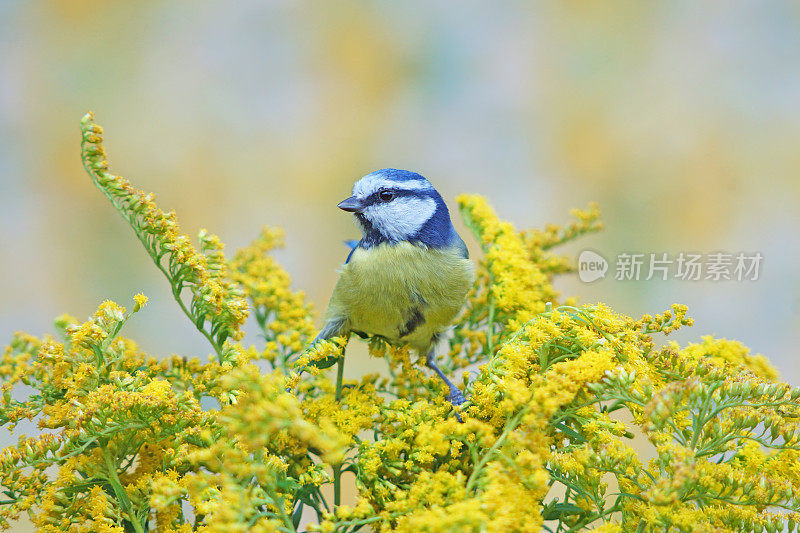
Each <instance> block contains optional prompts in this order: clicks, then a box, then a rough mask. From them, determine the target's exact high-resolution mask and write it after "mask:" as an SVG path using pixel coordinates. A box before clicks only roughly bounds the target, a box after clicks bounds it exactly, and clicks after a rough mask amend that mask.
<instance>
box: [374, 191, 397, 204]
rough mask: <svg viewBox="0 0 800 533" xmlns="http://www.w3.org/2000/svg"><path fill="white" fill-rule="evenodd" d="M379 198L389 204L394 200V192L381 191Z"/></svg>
mask: <svg viewBox="0 0 800 533" xmlns="http://www.w3.org/2000/svg"><path fill="white" fill-rule="evenodd" d="M378 198H380V199H381V202H389V201H391V200H392V198H394V193H393V192H392V191H381V192H379V193H378Z"/></svg>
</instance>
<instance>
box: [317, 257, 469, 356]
mask: <svg viewBox="0 0 800 533" xmlns="http://www.w3.org/2000/svg"><path fill="white" fill-rule="evenodd" d="M473 279H474V273H473V266H472V262H471V261H470V260H469V259H464V258H463V257H461V256H460V255H459V254H458V253H457V251H455V250H452V249H431V248H423V247H420V246H414V245H412V244H409V243H398V244H382V245H379V246H375V247H373V248H370V249H367V250H364V249H361V248H357V249H356V250H355V251H354V252H353V255H352V256H351V258H350V261H349V262H348V263H347V264H346V265H344V266H343V267H342V270H341V275H340V277H339V281H338V282H337V284H336V287H335V288H334V291H333V295H332V296H331V303H330V306H329V307H328V313H327V314H328V316H327V318H328V319H331V318H334V317H341V318H344V319H345V320H346V321H347V322H346V323H347V328H348V329H350V330H352V331H359V332H364V333H367V334H370V335H382V336H384V337H386V338H388V339H390V340H395V341H398V340H402V341H405V342H408V343H409V344H411V345H412V346H413V347H414V348H417V349H419V350H423V349H427V347H428V345H429V344H430V341H431V337H432V336H433V335H434V334H436V333H439V332H440V331H441V330H442V329H444V328H446V327H447V326H448V325H449V324H450V322H452V320H453V318H455V315H456V314H457V313H458V311H459V309H461V306H462V305H463V304H464V299H465V297H466V294H467V292H468V291H469V289H470V287H472V283H473Z"/></svg>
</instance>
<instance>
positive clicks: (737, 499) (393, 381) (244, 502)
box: [0, 117, 800, 533]
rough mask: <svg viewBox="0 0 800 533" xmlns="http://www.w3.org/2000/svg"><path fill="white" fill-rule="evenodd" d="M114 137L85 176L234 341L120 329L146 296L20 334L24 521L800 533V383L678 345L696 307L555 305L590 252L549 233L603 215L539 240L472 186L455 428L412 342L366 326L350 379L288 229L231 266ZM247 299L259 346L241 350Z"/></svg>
mask: <svg viewBox="0 0 800 533" xmlns="http://www.w3.org/2000/svg"><path fill="white" fill-rule="evenodd" d="M100 133H101V131H100V129H99V126H96V125H94V124H93V123H92V122H91V117H88V118H86V119H85V120H84V123H83V135H84V161H85V163H86V165H87V169H88V170H89V171H90V173H91V175H92V177H93V179H94V180H95V182H96V184H97V185H98V186H99V187H100V189H101V190H102V191H103V192H104V194H105V195H106V196H107V197H108V198H109V199H110V200H111V202H112V204H113V205H114V206H115V207H116V208H117V209H118V210H119V211H120V212H121V213H122V215H123V216H124V217H125V218H126V220H128V222H129V223H130V224H131V226H132V227H133V229H134V231H135V232H136V235H137V236H138V237H139V239H140V240H141V241H142V242H143V244H144V245H145V247H146V248H147V250H148V252H149V253H151V255H152V256H153V259H154V261H155V263H156V265H157V266H158V268H160V269H161V270H162V271H163V272H164V273H165V274H166V276H167V278H168V280H169V281H170V284H171V286H172V290H173V294H174V296H175V298H176V300H177V302H178V304H179V305H180V306H181V307H182V308H183V309H184V310H185V311H186V314H187V315H188V316H189V317H190V318H191V319H192V321H193V322H194V323H195V325H196V326H197V328H198V329H199V330H200V332H201V333H202V334H203V335H204V336H205V337H206V338H207V339H208V340H209V341H210V342H211V344H212V346H213V348H214V351H215V352H216V353H215V354H214V356H213V357H212V358H211V359H210V360H208V361H205V362H203V361H201V360H200V359H198V358H183V357H177V356H173V357H169V358H162V359H156V358H153V357H150V356H148V355H146V354H144V353H142V351H141V350H140V349H139V348H138V346H137V345H136V344H135V343H134V342H133V341H131V340H129V339H126V338H125V337H122V336H121V330H122V328H123V326H124V325H125V323H126V321H127V320H129V319H130V317H131V315H132V314H133V313H137V312H139V311H140V310H141V309H142V308H143V307H144V306H145V305H146V303H147V298H146V297H145V296H143V295H141V294H137V295H136V296H135V297H134V304H133V307H132V311H131V312H128V311H127V310H126V309H124V308H123V307H121V306H119V305H117V304H116V303H113V302H108V301H107V302H103V303H102V304H101V305H100V307H99V308H98V310H97V312H96V313H95V314H94V315H93V316H91V317H90V318H89V319H88V320H86V321H84V322H79V321H78V320H76V319H74V318H72V317H70V316H68V315H62V316H61V317H59V318H57V319H56V322H55V332H56V333H55V335H53V336H45V337H42V338H36V337H33V336H31V335H27V334H25V333H17V334H15V336H14V337H13V339H12V340H11V342H10V344H9V346H8V347H7V348H6V350H5V351H4V352H3V354H2V357H1V358H0V381H2V385H0V388H1V389H2V393H3V394H2V401H1V402H0V424H2V425H3V426H4V427H5V428H7V429H9V430H12V431H13V430H14V429H15V428H16V427H17V426H18V424H19V423H20V422H22V421H26V420H27V421H29V422H34V423H36V424H38V427H39V429H40V430H41V433H40V434H39V435H37V436H34V437H25V436H20V438H19V440H18V442H17V444H16V445H13V446H10V447H7V448H5V449H3V450H1V451H0V483H1V484H2V493H3V495H4V496H3V499H1V500H0V526H2V527H3V528H5V529H8V528H13V527H14V525H15V523H14V521H15V520H16V519H17V518H19V517H20V516H21V515H22V514H27V515H29V516H30V518H31V519H32V521H33V523H34V524H35V526H36V528H37V530H38V531H43V532H56V531H72V532H83V531H86V532H89V531H92V532H94V531H99V532H105V533H111V532H114V533H122V532H130V531H134V532H137V533H144V532H145V531H153V532H156V531H158V532H176V533H177V532H180V533H189V532H206V533H212V532H219V533H234V532H243V533H244V532H248V531H256V532H284V533H286V532H288V533H293V532H299V531H319V532H337V533H351V532H355V531H366V530H373V531H394V530H397V531H401V532H418V531H422V532H451V531H459V532H460V531H487V532H507V531H522V532H537V531H560V532H566V531H572V532H576V531H583V530H592V531H599V532H602V533H612V532H613V533H621V532H637V533H638V532H662V531H680V532H718V531H719V532H738V531H768V532H773V531H775V532H777V531H797V530H798V523H800V467H798V465H800V389H792V388H791V387H789V386H788V385H786V384H784V383H781V382H779V381H778V378H777V373H776V372H775V370H774V369H773V368H772V367H771V366H770V365H769V363H768V361H767V360H766V358H764V357H763V356H761V355H751V354H750V353H749V352H748V350H747V349H746V348H745V347H744V346H742V345H741V344H739V343H737V342H735V341H729V340H725V339H714V338H711V337H704V338H703V339H702V342H700V343H697V344H690V345H688V346H686V347H684V348H681V347H679V346H678V345H677V344H675V343H667V344H664V345H657V339H656V337H654V336H655V335H660V334H668V333H670V332H672V331H674V330H675V329H677V328H679V327H683V326H688V325H691V319H690V318H689V317H688V316H687V309H686V307H685V306H681V305H674V306H672V308H671V309H669V310H667V311H664V312H662V313H659V314H656V315H645V316H643V317H641V318H639V319H634V318H631V317H628V316H624V315H622V314H618V313H615V312H614V311H613V310H611V309H610V308H608V307H607V306H605V305H602V304H598V305H577V304H575V303H574V302H569V303H568V304H567V303H561V302H558V301H557V300H556V298H557V296H558V294H557V292H556V291H555V290H554V289H553V278H554V276H555V275H557V274H560V273H563V272H568V271H570V269H571V262H570V260H569V259H568V258H565V257H561V256H558V255H555V254H554V252H553V249H554V248H555V247H557V246H558V245H560V244H563V243H564V242H567V241H569V240H570V239H573V238H575V237H578V236H580V235H583V234H586V233H590V232H592V231H596V230H597V229H599V227H600V223H599V221H598V217H599V212H598V211H597V208H596V207H595V206H590V208H589V210H588V211H579V212H576V213H574V214H575V217H576V221H575V222H574V223H572V224H571V225H569V226H568V227H566V228H563V229H562V228H559V227H557V226H552V225H551V226H547V227H546V228H545V229H544V230H538V231H534V230H528V231H522V232H520V231H517V230H516V229H515V228H514V227H513V226H512V225H511V224H509V223H507V222H504V221H502V220H500V219H499V218H498V217H497V215H496V214H495V213H494V211H493V210H492V209H491V207H489V205H488V204H487V203H486V201H485V200H484V199H482V198H480V197H477V196H462V197H461V198H459V203H460V206H461V210H462V214H463V215H464V218H465V222H466V223H467V225H468V226H469V227H470V228H471V229H472V231H473V232H474V233H475V235H476V237H477V239H478V240H479V241H480V243H481V247H482V249H483V252H484V254H483V257H482V258H481V259H480V264H479V271H478V276H477V281H476V283H475V286H474V287H473V290H472V291H471V292H470V294H469V297H468V302H467V304H466V306H465V308H464V310H463V312H462V314H461V315H460V317H459V318H458V321H457V324H456V327H455V331H454V334H453V336H452V338H451V339H450V351H449V354H448V355H447V356H446V357H445V360H444V361H442V365H441V366H442V367H443V369H444V371H445V372H447V373H449V374H451V375H452V374H454V373H457V372H461V374H462V383H463V388H464V390H465V392H466V396H467V402H466V403H465V404H462V405H461V406H459V408H458V410H459V413H458V414H459V416H460V419H459V418H457V417H456V416H455V414H456V413H454V408H453V407H452V406H451V405H450V404H449V403H448V402H447V401H446V400H445V399H444V398H445V395H444V393H445V391H444V390H442V385H441V382H440V380H438V379H433V377H431V376H429V375H428V374H427V373H426V372H424V371H423V370H422V369H421V368H420V365H418V364H416V363H417V362H416V361H413V360H412V358H411V356H410V352H409V349H408V347H405V346H395V345H389V344H387V343H386V342H385V341H384V340H382V339H380V338H373V339H370V340H369V347H370V352H371V354H372V355H373V356H375V357H379V358H382V359H383V360H384V361H385V362H386V371H385V372H383V373H380V374H371V375H365V376H361V377H360V378H358V379H352V380H345V379H344V377H343V372H342V370H343V362H344V360H345V359H344V345H345V344H346V342H345V341H346V339H334V340H333V341H324V342H319V343H316V344H314V345H313V346H310V347H309V346H308V343H309V341H310V339H311V337H312V335H313V333H314V332H313V327H312V316H311V306H310V305H309V304H308V303H307V302H306V301H305V297H304V295H303V293H302V292H299V291H294V290H293V289H292V288H291V282H290V278H289V276H288V274H287V273H286V272H285V271H284V270H283V269H282V268H281V267H280V265H279V264H278V263H277V262H276V261H275V260H274V259H273V258H272V257H271V256H270V255H269V254H270V252H271V250H272V249H274V248H275V247H276V246H278V245H280V244H281V242H282V233H281V232H280V231H279V230H276V229H272V228H265V229H264V230H263V231H262V234H261V236H260V237H259V238H258V239H257V240H256V241H255V242H254V243H253V244H252V245H251V246H249V247H247V248H244V249H243V250H240V251H238V252H237V253H235V254H234V256H233V259H232V261H231V262H230V263H227V262H226V260H225V257H224V255H223V254H222V248H223V246H222V243H221V242H219V240H218V239H217V238H216V237H214V236H211V235H209V234H207V233H205V232H201V234H200V248H199V250H200V251H199V252H198V251H195V250H194V248H192V247H191V245H190V244H189V243H188V239H187V238H186V237H184V236H183V235H181V234H180V233H179V232H178V230H177V225H175V223H174V218H175V217H174V215H172V214H165V213H163V212H162V211H160V210H159V209H158V207H157V206H156V205H155V203H154V202H153V198H152V195H149V194H144V193H142V192H140V191H136V190H134V189H133V188H131V187H130V185H129V184H128V183H127V181H125V180H123V179H122V178H119V177H117V176H113V175H111V174H109V173H108V172H107V165H106V163H105V160H104V156H103V150H102V146H101V145H100V141H101V139H100ZM184 289H186V291H188V293H191V297H190V299H187V300H186V301H184V299H183V298H184V296H182V295H183V291H184ZM247 300H249V302H250V304H251V305H252V308H253V313H252V316H254V318H255V319H256V322H257V323H258V325H259V327H260V328H261V333H262V334H263V336H264V337H265V339H264V343H263V346H251V347H249V348H245V347H243V346H242V345H241V344H239V343H238V342H237V341H238V340H239V339H240V338H241V326H242V322H243V320H244V318H245V317H246V316H247V315H248V309H247ZM264 360H266V361H267V362H268V364H267V365H266V367H267V368H266V369H264V365H261V366H259V365H260V364H261V363H263V362H264ZM328 363H331V364H328ZM334 363H338V365H337V373H336V376H335V379H332V377H331V376H329V375H328V374H327V373H326V372H325V371H324V370H322V369H323V368H327V367H328V366H331V365H332V364H334ZM467 365H473V366H472V369H473V370H471V371H469V372H467V371H465V367H466V366H467ZM303 370H307V372H303ZM345 485H352V486H353V487H354V489H355V491H356V493H357V494H356V496H355V498H354V499H353V500H352V501H348V502H347V503H348V504H345V502H344V501H343V500H344V499H345V497H344V493H345V492H346V491H345V489H344V486H345Z"/></svg>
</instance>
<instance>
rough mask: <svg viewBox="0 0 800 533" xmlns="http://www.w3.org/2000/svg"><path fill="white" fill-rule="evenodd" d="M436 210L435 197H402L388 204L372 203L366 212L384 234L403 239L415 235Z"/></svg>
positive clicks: (395, 238) (394, 238) (373, 223)
mask: <svg viewBox="0 0 800 533" xmlns="http://www.w3.org/2000/svg"><path fill="white" fill-rule="evenodd" d="M435 212H436V201H434V199H433V198H409V197H400V198H397V199H396V200H393V201H391V202H389V203H388V204H375V205H371V206H370V207H368V208H367V209H365V210H364V214H365V215H366V216H367V218H368V219H369V220H370V222H372V225H373V226H375V229H377V230H378V231H379V232H381V233H382V234H383V235H384V236H386V237H388V238H390V239H392V240H396V241H403V240H406V239H408V238H409V237H411V236H412V235H415V234H416V233H417V232H418V231H419V230H420V229H421V228H422V226H423V225H425V223H426V222H427V221H428V219H430V218H431V217H432V216H433V213H435Z"/></svg>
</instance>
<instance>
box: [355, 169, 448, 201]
mask: <svg viewBox="0 0 800 533" xmlns="http://www.w3.org/2000/svg"><path fill="white" fill-rule="evenodd" d="M381 189H398V190H405V191H425V190H431V189H433V185H431V184H430V182H429V181H428V180H426V179H425V178H422V177H420V179H412V180H402V181H401V180H393V179H389V178H387V177H386V176H382V175H380V174H367V175H366V176H364V177H363V178H361V179H360V180H358V181H357V182H356V183H355V185H353V196H357V197H359V198H366V197H367V196H369V195H370V194H372V193H374V192H376V191H379V190H381Z"/></svg>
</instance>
